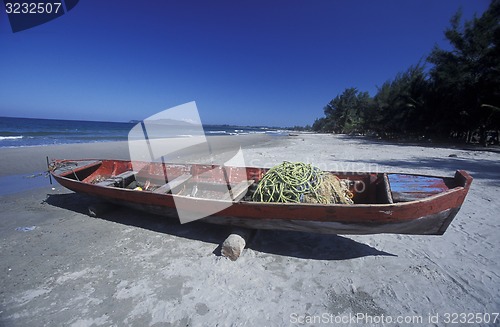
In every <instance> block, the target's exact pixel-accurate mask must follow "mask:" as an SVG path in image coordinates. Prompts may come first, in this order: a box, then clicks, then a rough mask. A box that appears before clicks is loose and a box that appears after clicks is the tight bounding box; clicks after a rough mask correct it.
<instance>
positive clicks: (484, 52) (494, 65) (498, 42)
mask: <svg viewBox="0 0 500 327" xmlns="http://www.w3.org/2000/svg"><path fill="white" fill-rule="evenodd" d="M444 35H445V37H446V39H447V40H448V41H449V43H450V45H451V47H452V49H451V50H445V49H441V48H439V47H438V46H435V47H434V49H433V50H432V52H431V53H430V54H429V56H428V57H427V62H428V63H429V64H431V67H430V69H429V71H428V72H427V70H426V68H425V66H424V65H422V64H421V63H418V64H417V65H414V66H411V67H410V68H408V69H407V70H406V71H405V72H402V73H399V74H397V75H396V76H395V77H394V79H392V80H388V81H387V82H385V83H384V84H382V85H381V86H380V87H379V88H378V91H377V94H375V96H374V97H371V96H370V95H369V94H368V93H367V92H361V91H359V90H358V89H356V88H354V87H351V88H347V89H345V90H344V92H343V93H342V94H340V95H337V96H336V97H335V98H334V99H333V100H331V101H330V102H329V103H328V104H327V105H326V106H325V108H324V113H325V117H323V118H320V119H317V120H316V121H315V122H314V124H313V126H312V128H313V130H315V131H322V132H335V133H350V132H362V133H363V132H367V131H370V130H371V131H375V132H377V133H379V134H381V135H394V134H397V135H401V134H412V135H418V136H421V135H427V136H432V135H438V136H452V135H453V136H461V135H465V134H467V135H469V134H470V132H471V131H474V130H478V129H480V130H482V131H484V130H486V129H499V128H500V0H493V1H491V3H490V6H489V8H488V9H487V10H486V11H485V12H484V13H483V14H482V15H481V17H474V18H473V19H472V20H470V21H466V22H462V15H461V12H460V11H459V12H458V13H456V14H455V15H454V16H453V17H452V18H451V20H450V27H449V28H448V29H446V31H445V32H444Z"/></svg>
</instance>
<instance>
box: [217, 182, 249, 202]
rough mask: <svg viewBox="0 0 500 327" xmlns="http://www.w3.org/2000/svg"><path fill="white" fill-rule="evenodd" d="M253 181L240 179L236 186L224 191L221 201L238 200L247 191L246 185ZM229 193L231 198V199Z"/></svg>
mask: <svg viewBox="0 0 500 327" xmlns="http://www.w3.org/2000/svg"><path fill="white" fill-rule="evenodd" d="M253 183H254V180H247V181H246V180H245V181H241V182H239V183H238V184H236V186H234V187H232V188H231V191H230V192H228V193H226V194H225V195H224V196H223V197H222V200H223V201H234V202H238V201H239V200H241V199H242V198H243V197H244V196H245V194H246V193H247V190H248V187H249V186H250V185H252V184H253ZM231 195H232V196H233V198H232V199H231Z"/></svg>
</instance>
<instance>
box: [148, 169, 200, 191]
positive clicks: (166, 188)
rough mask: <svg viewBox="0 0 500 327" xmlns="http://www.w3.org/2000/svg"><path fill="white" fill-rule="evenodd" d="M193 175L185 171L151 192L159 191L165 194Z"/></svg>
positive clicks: (174, 189)
mask: <svg viewBox="0 0 500 327" xmlns="http://www.w3.org/2000/svg"><path fill="white" fill-rule="evenodd" d="M191 177H193V175H191V174H189V173H186V174H182V175H180V176H178V177H176V178H174V179H173V180H171V181H170V182H168V183H166V184H164V185H162V186H160V187H159V188H157V189H156V190H154V191H153V193H159V194H165V193H168V192H175V191H176V190H177V189H178V188H179V187H180V186H182V185H184V184H185V183H186V182H187V181H189V180H190V179H191Z"/></svg>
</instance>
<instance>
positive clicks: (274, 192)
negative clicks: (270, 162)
mask: <svg viewBox="0 0 500 327" xmlns="http://www.w3.org/2000/svg"><path fill="white" fill-rule="evenodd" d="M351 198H352V193H351V192H350V191H349V187H348V183H347V182H346V181H343V180H340V179H339V178H338V177H337V176H335V175H333V174H331V173H328V172H324V171H322V170H321V169H319V168H317V167H314V166H312V165H310V164H305V163H301V162H288V161H285V162H283V163H281V164H279V165H277V166H274V167H273V168H271V169H269V171H268V172H267V173H266V174H265V175H264V176H263V177H262V179H261V180H260V182H259V184H258V185H257V189H256V190H255V192H254V194H253V200H254V201H260V202H294V203H300V202H302V203H321V204H332V203H343V204H352V203H353V201H352V199H351Z"/></svg>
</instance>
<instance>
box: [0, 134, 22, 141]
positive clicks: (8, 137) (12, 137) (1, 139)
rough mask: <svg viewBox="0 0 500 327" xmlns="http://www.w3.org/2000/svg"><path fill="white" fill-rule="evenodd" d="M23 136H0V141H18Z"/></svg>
mask: <svg viewBox="0 0 500 327" xmlns="http://www.w3.org/2000/svg"><path fill="white" fill-rule="evenodd" d="M22 138H23V136H22V135H16V136H0V141H3V140H20V139H22Z"/></svg>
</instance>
